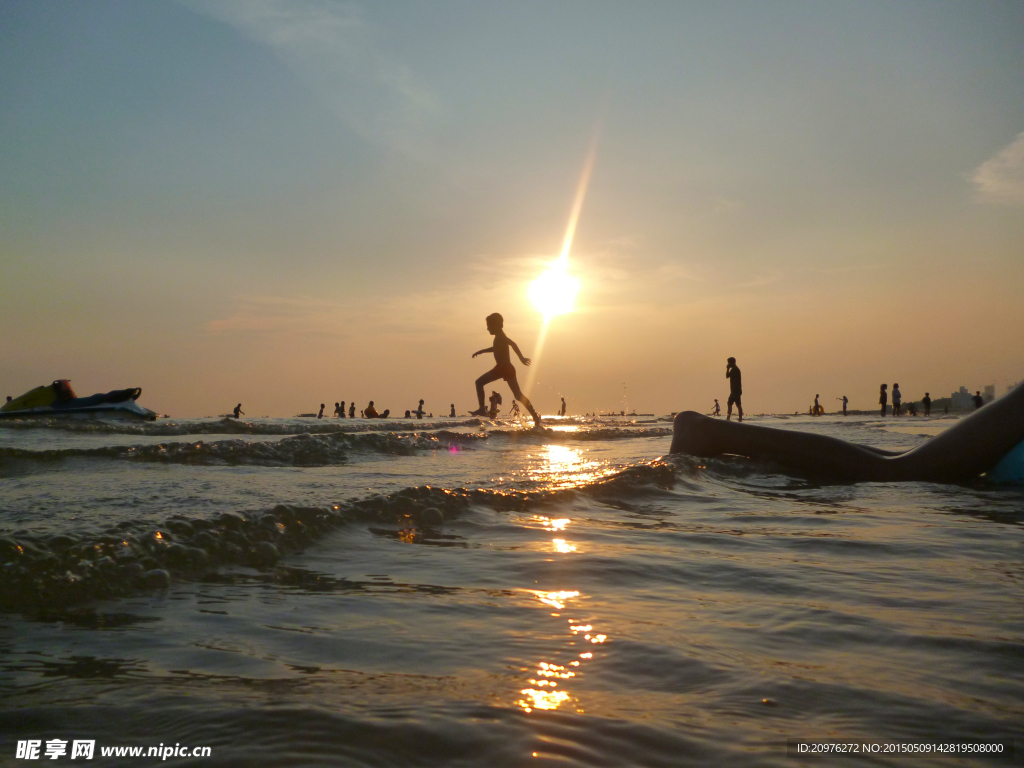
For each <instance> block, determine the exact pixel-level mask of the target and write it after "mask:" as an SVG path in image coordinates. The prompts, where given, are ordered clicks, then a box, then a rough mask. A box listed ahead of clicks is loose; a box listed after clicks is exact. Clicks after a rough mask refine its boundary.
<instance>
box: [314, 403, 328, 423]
mask: <svg viewBox="0 0 1024 768" xmlns="http://www.w3.org/2000/svg"><path fill="white" fill-rule="evenodd" d="M326 407H327V406H326V405H324V404H323V403H320V413H318V414H317V415H316V417H317V418H318V419H322V418H323V417H324V408H326Z"/></svg>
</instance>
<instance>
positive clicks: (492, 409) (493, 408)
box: [487, 389, 501, 419]
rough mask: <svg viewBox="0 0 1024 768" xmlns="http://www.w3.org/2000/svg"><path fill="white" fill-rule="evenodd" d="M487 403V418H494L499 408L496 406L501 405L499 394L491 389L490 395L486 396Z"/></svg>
mask: <svg viewBox="0 0 1024 768" xmlns="http://www.w3.org/2000/svg"><path fill="white" fill-rule="evenodd" d="M487 405H488V408H487V416H488V418H491V419H496V418H497V417H498V411H500V410H501V409H500V408H498V406H499V405H501V395H499V394H498V393H497V392H496V391H494V390H493V389H492V390H491V396H490V397H489V398H487Z"/></svg>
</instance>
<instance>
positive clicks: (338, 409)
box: [334, 403, 345, 419]
mask: <svg viewBox="0 0 1024 768" xmlns="http://www.w3.org/2000/svg"><path fill="white" fill-rule="evenodd" d="M344 412H345V406H344V405H342V404H341V403H335V404H334V418H336V419H340V418H341V414H343V413H344Z"/></svg>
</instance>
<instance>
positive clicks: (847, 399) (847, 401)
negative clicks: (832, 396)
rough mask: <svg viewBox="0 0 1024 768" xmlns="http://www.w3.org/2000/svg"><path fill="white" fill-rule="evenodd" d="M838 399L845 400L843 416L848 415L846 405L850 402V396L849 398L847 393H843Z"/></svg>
mask: <svg viewBox="0 0 1024 768" xmlns="http://www.w3.org/2000/svg"><path fill="white" fill-rule="evenodd" d="M836 400H842V401H843V416H845V415H846V406H847V404H848V403H849V402H850V400H849V398H847V396H846V395H843V396H842V397H837V398H836Z"/></svg>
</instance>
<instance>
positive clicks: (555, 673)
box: [516, 516, 608, 713]
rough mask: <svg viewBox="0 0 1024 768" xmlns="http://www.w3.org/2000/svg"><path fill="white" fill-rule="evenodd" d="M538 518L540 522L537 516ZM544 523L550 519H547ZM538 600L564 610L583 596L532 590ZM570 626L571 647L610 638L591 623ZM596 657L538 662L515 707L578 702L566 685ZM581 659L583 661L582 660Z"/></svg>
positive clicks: (570, 621) (551, 706)
mask: <svg viewBox="0 0 1024 768" xmlns="http://www.w3.org/2000/svg"><path fill="white" fill-rule="evenodd" d="M537 519H540V517H539V516H538V518H537ZM544 519H545V520H546V519H547V518H544ZM529 591H530V592H531V593H532V594H533V596H534V597H535V598H537V599H538V600H539V601H540V602H542V603H543V604H544V605H547V606H551V607H552V608H557V609H559V610H562V609H564V608H565V607H566V605H567V604H568V603H569V601H571V600H574V599H576V598H578V597H580V593H579V592H578V591H575V590H562V591H558V592H545V591H542V590H529ZM551 615H552V616H559V615H560V614H554V613H553V614H551ZM567 621H568V624H569V631H570V633H571V634H572V637H573V638H574V641H573V642H571V643H570V645H575V643H576V641H575V638H577V637H579V636H580V635H582V637H581V638H580V639H581V640H583V641H585V642H586V643H588V644H593V643H603V642H605V641H606V640H607V639H608V636H607V635H604V634H597V633H595V632H594V631H593V630H594V627H593V625H592V624H584V623H581V622H579V621H577V620H576V619H567ZM593 657H594V654H593V652H591V651H585V652H583V653H580V654H578V658H575V659H573V660H572V661H570V662H568V663H567V664H556V663H555V662H553V661H539V662H537V664H536V668H535V669H534V670H533V671H532V672H531V673H530V675H531V676H530V677H529V678H528V680H527V687H524V688H522V689H520V691H519V693H520V695H521V696H522V698H520V699H518V700H517V701H516V705H517V706H518V707H520V708H521V709H522V710H523V711H525V712H527V713H529V712H532V711H533V710H535V709H539V710H553V709H558V708H559V707H561V706H563V705H564V704H566V703H567V702H576V701H578V700H577V699H574V698H573V695H572V694H571V693H570V692H569V691H567V690H566V689H565V688H564V686H565V685H566V683H567V682H570V681H572V680H573V679H574V678H576V676H577V675H578V674H580V672H579V671H577V670H579V669H580V667H581V664H582V661H587V660H589V659H592V658H593ZM581 660H582V661H581ZM576 711H577V712H582V711H583V710H582V709H579V708H577V710H576Z"/></svg>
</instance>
